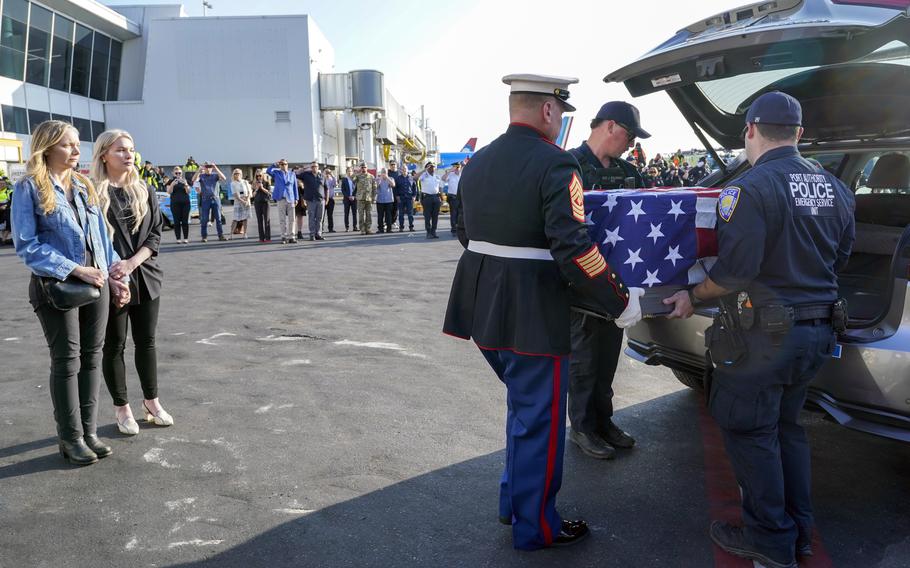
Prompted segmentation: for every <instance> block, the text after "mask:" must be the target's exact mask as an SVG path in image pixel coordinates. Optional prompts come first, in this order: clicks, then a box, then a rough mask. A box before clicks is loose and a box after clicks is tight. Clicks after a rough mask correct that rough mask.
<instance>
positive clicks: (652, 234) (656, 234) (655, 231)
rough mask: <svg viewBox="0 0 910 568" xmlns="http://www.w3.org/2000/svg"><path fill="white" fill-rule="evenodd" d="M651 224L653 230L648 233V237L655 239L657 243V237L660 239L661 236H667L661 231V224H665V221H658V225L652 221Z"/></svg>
mask: <svg viewBox="0 0 910 568" xmlns="http://www.w3.org/2000/svg"><path fill="white" fill-rule="evenodd" d="M650 225H651V232H650V233H648V236H647V238H649V239H654V244H655V245H656V244H657V239H659V238H660V237H664V236H666V235H664V234H663V233H661V232H660V227H661V225H663V223H658V224H657V226H654V224H653V223H651V224H650Z"/></svg>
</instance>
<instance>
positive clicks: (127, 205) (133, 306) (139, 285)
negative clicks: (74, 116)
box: [91, 130, 174, 435]
mask: <svg viewBox="0 0 910 568" xmlns="http://www.w3.org/2000/svg"><path fill="white" fill-rule="evenodd" d="M134 152H135V148H134V144H133V138H132V136H130V135H129V133H127V132H125V131H123V130H108V131H107V132H103V133H102V134H101V135H100V136H98V139H97V140H96V141H95V152H94V156H93V157H92V171H91V176H92V179H93V180H94V182H95V184H96V186H97V188H98V194H99V195H100V197H101V202H102V207H103V209H104V211H105V213H106V215H107V220H108V224H109V225H110V227H111V237H112V241H113V243H114V250H116V251H117V252H118V254H119V255H120V257H121V258H122V259H123V260H122V261H121V262H119V263H117V264H116V265H114V267H113V268H112V269H111V274H112V275H113V276H117V277H121V276H130V291H131V300H130V303H129V304H128V305H126V306H123V307H122V308H117V309H114V308H112V309H111V311H110V317H109V318H108V323H107V334H106V336H105V340H104V351H103V357H102V370H103V372H104V381H105V383H107V388H108V391H109V392H110V394H111V398H113V399H114V412H115V415H116V420H117V428H118V429H119V430H120V432H121V433H123V434H126V435H135V434H138V433H139V425H138V424H137V423H136V420H135V418H134V417H133V412H132V409H131V408H130V405H129V400H128V398H127V389H126V364H125V363H124V361H123V351H124V348H125V347H126V334H127V328H128V327H132V336H133V343H134V345H135V351H136V353H135V363H136V372H137V374H138V375H139V383H140V385H141V386H142V393H143V397H144V400H143V403H142V407H143V411H144V413H145V419H146V421H147V422H149V423H152V424H155V425H157V426H171V425H172V424H173V423H174V419H173V418H172V417H171V415H170V414H168V413H167V411H165V410H164V408H162V406H161V403H160V402H159V401H158V357H157V349H156V346H155V333H156V328H157V327H158V308H159V300H160V296H161V283H162V279H163V276H164V274H163V272H162V270H161V267H160V266H159V265H158V259H157V256H158V246H159V244H160V242H161V226H162V220H161V212H160V210H159V209H158V198H157V196H156V195H155V193H154V192H151V191H149V190H148V188H147V187H146V185H145V183H144V182H143V181H142V180H141V179H140V178H139V174H138V172H137V171H136V168H135V166H134V164H133V156H134Z"/></svg>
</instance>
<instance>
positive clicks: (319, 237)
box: [316, 231, 335, 241]
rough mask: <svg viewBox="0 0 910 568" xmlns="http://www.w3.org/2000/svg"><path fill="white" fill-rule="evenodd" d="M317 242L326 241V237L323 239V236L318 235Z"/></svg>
mask: <svg viewBox="0 0 910 568" xmlns="http://www.w3.org/2000/svg"><path fill="white" fill-rule="evenodd" d="M332 232H333V233H334V232H335V231H332ZM316 240H317V241H324V240H325V237H323V236H322V235H316Z"/></svg>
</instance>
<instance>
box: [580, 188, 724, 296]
mask: <svg viewBox="0 0 910 568" xmlns="http://www.w3.org/2000/svg"><path fill="white" fill-rule="evenodd" d="M720 191H721V190H720V189H708V188H685V189H680V188H669V189H660V188H656V189H629V190H622V189H620V190H611V191H588V192H585V196H584V200H585V222H586V223H587V225H588V231H589V233H590V235H591V239H592V240H593V241H594V242H595V243H598V246H599V247H600V251H601V253H602V254H603V256H604V258H606V260H607V264H609V265H610V268H611V269H612V270H613V271H614V272H617V273H618V274H619V275H620V276H621V277H622V280H623V282H625V284H626V286H628V287H639V288H645V289H647V288H652V287H657V286H668V285H676V286H687V285H692V284H697V283H698V282H701V281H702V280H704V278H705V273H704V270H703V269H702V264H704V267H705V268H708V269H710V267H711V266H712V265H713V263H714V260H715V259H716V257H717V235H716V233H715V223H716V221H717V209H716V208H717V197H718V195H719V194H720ZM699 260H701V261H702V263H699V262H698V261H699Z"/></svg>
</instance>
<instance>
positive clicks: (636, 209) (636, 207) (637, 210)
mask: <svg viewBox="0 0 910 568" xmlns="http://www.w3.org/2000/svg"><path fill="white" fill-rule="evenodd" d="M644 201H645V200H644V199H642V200H641V201H639V202H638V203H636V202H634V201H631V200H630V203H632V209H631V210H630V211H629V212H628V213H626V216H627V217H628V216H629V215H632V216H633V217H635V222H636V223H638V216H639V215H644V214H645V212H644V210H643V209H642V208H641V204H642V203H644Z"/></svg>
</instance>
